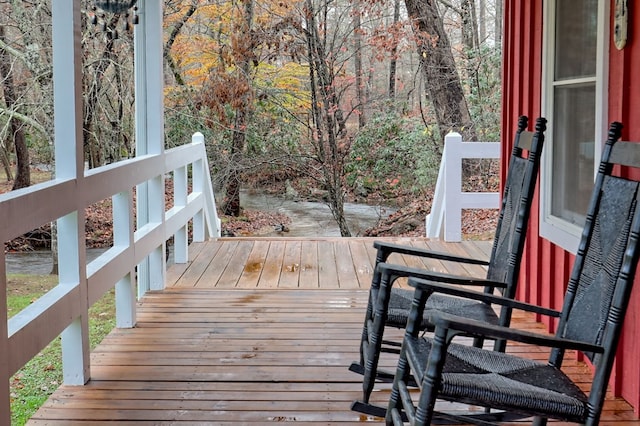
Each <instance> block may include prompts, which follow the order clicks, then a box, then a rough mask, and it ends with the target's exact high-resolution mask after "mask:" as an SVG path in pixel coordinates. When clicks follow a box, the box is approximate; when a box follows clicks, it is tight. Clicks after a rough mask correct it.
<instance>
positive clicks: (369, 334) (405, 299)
mask: <svg viewBox="0 0 640 426" xmlns="http://www.w3.org/2000/svg"><path fill="white" fill-rule="evenodd" d="M528 123H529V120H528V118H527V117H525V116H522V117H520V118H519V119H518V130H517V132H516V134H515V138H514V146H513V150H512V153H511V156H510V160H509V168H508V171H507V178H506V182H505V187H504V192H503V197H502V203H501V209H500V213H499V218H498V224H497V227H496V234H495V237H494V241H493V246H492V253H491V256H490V258H489V260H488V261H487V260H484V259H474V258H467V257H461V256H456V255H453V254H449V253H443V252H437V251H430V250H424V249H419V248H416V247H411V246H407V245H402V244H394V243H389V242H385V241H376V242H374V247H375V248H376V249H377V254H376V262H375V263H376V266H375V270H374V274H373V278H372V281H371V289H370V291H369V301H368V304H367V311H366V314H365V321H364V325H363V330H362V338H361V344H360V359H359V361H357V362H354V363H352V364H351V366H350V367H349V369H350V370H351V371H354V372H357V373H359V374H362V375H363V384H362V387H363V394H362V399H360V400H357V401H354V402H353V404H352V406H351V408H352V409H353V410H354V411H358V412H361V413H365V414H370V415H376V416H384V412H385V407H376V406H374V405H372V404H370V403H369V398H370V396H371V393H372V392H373V389H374V386H375V382H376V381H380V380H381V381H385V380H386V381H391V380H392V379H393V372H389V371H383V370H381V369H378V363H379V359H380V354H381V352H388V353H396V354H397V353H399V347H400V342H399V341H395V342H394V341H391V340H385V339H383V335H384V328H385V327H387V326H391V327H396V328H404V327H405V326H406V324H407V319H408V317H409V311H410V307H411V301H412V300H413V290H411V289H400V288H397V287H393V283H394V282H395V281H396V280H397V279H398V278H400V277H419V278H424V279H429V280H434V281H437V282H442V283H448V284H457V285H464V286H473V287H474V288H475V289H476V290H477V291H479V292H483V291H484V292H486V293H488V294H493V293H494V292H495V291H497V292H499V293H500V294H502V295H504V296H505V297H509V298H513V297H514V295H515V291H516V284H517V279H518V276H519V271H520V261H521V259H522V253H523V251H524V242H525V237H526V230H527V226H528V222H529V215H530V210H531V200H532V198H533V193H534V190H535V186H536V181H537V176H538V171H539V166H540V156H541V152H542V147H543V145H544V132H545V130H546V120H545V119H544V118H538V119H537V120H536V124H535V132H532V131H528V130H527V126H528ZM393 253H398V254H403V255H410V256H416V257H423V258H430V259H438V260H441V261H444V262H456V263H461V264H471V265H482V266H485V267H486V268H487V274H486V277H468V276H456V275H450V274H443V273H438V272H435V271H430V270H428V269H420V268H411V267H405V266H402V265H398V264H394V263H391V262H389V257H390V256H391V254H393ZM428 309H432V310H442V311H444V312H448V313H453V314H460V313H465V315H470V316H472V318H475V319H478V320H482V321H488V322H489V323H491V324H502V325H509V322H510V319H511V314H510V312H509V310H508V308H507V309H505V310H503V311H501V312H500V314H497V313H496V312H495V311H494V310H493V309H492V307H491V306H490V305H489V304H487V303H485V302H478V301H475V300H468V299H461V298H452V297H450V296H438V297H434V298H433V299H432V300H430V301H429V305H428ZM421 328H422V329H429V328H430V325H429V322H428V320H427V314H425V316H424V320H423V321H422V323H421ZM474 344H475V345H477V346H481V345H482V341H481V340H479V339H478V340H476V341H475V343H474ZM495 348H496V350H504V342H500V341H497V342H496V344H495Z"/></svg>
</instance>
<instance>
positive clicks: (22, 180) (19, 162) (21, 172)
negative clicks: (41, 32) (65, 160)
mask: <svg viewBox="0 0 640 426" xmlns="http://www.w3.org/2000/svg"><path fill="white" fill-rule="evenodd" d="M0 39H1V40H2V42H3V43H6V40H5V33H4V26H2V25H0ZM0 81H2V85H3V91H4V101H5V104H6V105H7V109H9V110H11V109H13V108H17V107H18V105H17V99H18V95H17V93H16V87H15V83H14V80H13V74H12V73H11V59H10V56H9V54H8V53H7V52H6V51H5V50H4V49H2V50H0ZM9 122H10V124H9V129H10V131H11V135H12V137H13V144H14V146H15V152H16V167H17V171H16V178H15V180H14V181H13V188H12V189H13V190H16V189H20V188H26V187H28V186H29V185H31V170H30V168H29V150H28V149H27V142H26V138H25V135H24V130H23V128H22V123H21V122H20V121H19V120H17V119H16V118H14V117H10V118H9Z"/></svg>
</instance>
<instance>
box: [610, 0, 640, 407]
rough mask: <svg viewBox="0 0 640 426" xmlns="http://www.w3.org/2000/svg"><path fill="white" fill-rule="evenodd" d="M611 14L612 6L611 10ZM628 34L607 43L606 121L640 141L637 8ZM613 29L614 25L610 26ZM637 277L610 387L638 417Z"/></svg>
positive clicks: (639, 300) (639, 18)
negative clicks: (620, 41)
mask: <svg viewBox="0 0 640 426" xmlns="http://www.w3.org/2000/svg"><path fill="white" fill-rule="evenodd" d="M612 10H613V6H612ZM629 10H630V13H631V16H630V17H629V21H628V28H629V30H630V32H629V37H628V40H627V44H626V46H625V47H624V49H622V50H618V49H616V47H615V45H614V44H613V40H610V46H609V49H610V54H609V105H608V106H609V111H608V112H609V120H610V121H614V120H617V121H621V122H622V123H623V124H624V126H625V127H624V129H623V134H622V139H624V140H632V141H640V122H639V121H638V116H639V114H640V81H639V79H638V67H639V66H640V42H639V41H638V35H637V34H635V33H637V31H634V30H635V29H637V28H640V8H638V7H630V9H629ZM612 19H613V13H612ZM611 28H613V22H612V25H611ZM639 286H640V277H639V278H636V283H635V288H634V290H633V292H632V294H631V298H630V300H629V309H628V311H627V316H626V318H625V325H624V329H623V332H622V338H621V341H620V349H619V351H618V356H617V360H616V364H615V367H614V371H613V375H612V379H611V384H612V387H613V390H614V393H615V394H616V395H621V396H622V397H623V398H625V399H626V400H627V401H628V402H629V403H631V405H633V407H634V410H635V412H636V414H639V413H640V362H638V357H639V354H640V339H639V336H640V288H638V287H639Z"/></svg>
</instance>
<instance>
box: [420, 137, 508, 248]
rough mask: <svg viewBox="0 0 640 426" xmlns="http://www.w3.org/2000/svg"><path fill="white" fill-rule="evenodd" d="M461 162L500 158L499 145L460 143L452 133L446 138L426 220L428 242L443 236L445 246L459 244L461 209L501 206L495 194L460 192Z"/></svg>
mask: <svg viewBox="0 0 640 426" xmlns="http://www.w3.org/2000/svg"><path fill="white" fill-rule="evenodd" d="M464 158H500V143H499V142H462V136H461V135H460V134H459V133H455V132H451V133H449V134H448V135H447V136H446V137H445V143H444V151H443V154H442V160H441V162H440V169H439V171H438V181H437V182H436V189H435V193H434V196H433V202H432V205H431V212H430V213H429V214H428V215H427V218H426V234H427V237H428V238H441V237H442V236H443V234H444V240H445V241H447V242H457V241H461V240H462V210H463V209H484V208H498V207H499V206H500V194H499V193H497V192H463V191H462V160H463V159H464ZM443 224H444V232H443V229H442V228H443Z"/></svg>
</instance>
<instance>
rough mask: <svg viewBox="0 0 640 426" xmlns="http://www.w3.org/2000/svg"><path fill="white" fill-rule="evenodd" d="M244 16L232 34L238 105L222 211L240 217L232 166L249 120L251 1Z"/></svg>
mask: <svg viewBox="0 0 640 426" xmlns="http://www.w3.org/2000/svg"><path fill="white" fill-rule="evenodd" d="M243 3H244V10H243V19H242V20H241V21H240V22H239V23H238V25H237V28H236V30H235V34H237V35H238V38H237V41H236V43H237V44H236V45H235V46H233V51H234V54H235V55H237V58H238V59H237V61H236V63H237V64H238V70H237V72H236V81H235V83H236V84H238V85H239V86H238V87H239V89H238V90H239V93H241V95H240V97H239V99H238V102H237V107H236V108H235V118H234V126H233V136H232V139H231V166H230V169H231V173H230V176H229V178H228V181H227V188H226V191H225V200H224V203H223V206H222V210H223V212H224V214H225V215H229V216H235V217H237V216H240V173H239V170H238V169H237V168H236V167H235V162H236V161H235V159H236V158H239V157H240V155H241V154H242V152H244V148H245V145H246V140H247V125H248V122H249V110H250V108H251V99H252V97H253V96H252V90H251V81H250V76H249V75H250V72H251V61H252V60H253V57H254V55H253V41H252V39H251V38H252V34H251V32H252V31H251V30H252V22H253V0H243Z"/></svg>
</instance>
